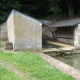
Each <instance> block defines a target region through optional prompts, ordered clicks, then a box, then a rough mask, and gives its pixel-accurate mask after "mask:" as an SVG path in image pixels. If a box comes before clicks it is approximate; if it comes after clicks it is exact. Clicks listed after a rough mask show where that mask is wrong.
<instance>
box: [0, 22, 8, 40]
mask: <svg viewBox="0 0 80 80" xmlns="http://www.w3.org/2000/svg"><path fill="white" fill-rule="evenodd" d="M7 38H8V37H7V25H6V22H4V23H2V24H1V25H0V40H4V41H6V40H7Z"/></svg>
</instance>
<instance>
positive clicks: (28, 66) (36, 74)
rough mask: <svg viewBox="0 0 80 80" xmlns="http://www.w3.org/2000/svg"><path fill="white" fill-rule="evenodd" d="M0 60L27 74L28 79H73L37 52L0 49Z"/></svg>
mask: <svg viewBox="0 0 80 80" xmlns="http://www.w3.org/2000/svg"><path fill="white" fill-rule="evenodd" d="M0 61H4V64H6V63H7V64H11V65H12V66H14V68H15V67H16V68H17V69H18V70H19V71H21V72H23V73H24V75H25V74H27V76H28V78H29V79H28V80H32V79H33V78H34V79H36V80H75V79H73V78H72V76H70V75H68V74H65V73H63V72H62V71H61V70H59V69H57V68H55V67H54V66H52V65H51V64H49V63H48V62H46V61H45V60H44V59H42V58H41V57H40V56H39V55H38V54H32V53H30V52H28V51H26V52H25V53H23V54H22V53H17V54H12V53H6V54H5V53H4V52H3V51H0Z"/></svg>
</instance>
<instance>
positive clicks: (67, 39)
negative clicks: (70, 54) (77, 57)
mask: <svg viewBox="0 0 80 80" xmlns="http://www.w3.org/2000/svg"><path fill="white" fill-rule="evenodd" d="M53 28H56V30H55V31H52V34H53V39H56V40H57V41H60V42H63V43H66V44H71V45H73V46H74V47H75V48H80V18H77V19H70V20H63V21H59V22H56V23H55V24H53V25H52V26H51V27H50V29H51V30H52V29H53Z"/></svg>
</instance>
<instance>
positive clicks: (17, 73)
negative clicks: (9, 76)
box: [0, 61, 29, 80]
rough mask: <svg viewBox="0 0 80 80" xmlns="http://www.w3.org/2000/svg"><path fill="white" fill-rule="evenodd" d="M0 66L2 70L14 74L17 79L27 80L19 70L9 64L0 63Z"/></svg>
mask: <svg viewBox="0 0 80 80" xmlns="http://www.w3.org/2000/svg"><path fill="white" fill-rule="evenodd" d="M0 65H1V66H2V67H4V68H6V69H7V70H9V71H10V72H13V73H15V74H16V75H17V76H18V77H21V78H22V79H23V80H29V79H28V78H27V75H25V74H24V73H23V72H21V71H20V70H18V69H16V68H14V67H13V66H12V65H11V64H7V63H5V62H4V61H0Z"/></svg>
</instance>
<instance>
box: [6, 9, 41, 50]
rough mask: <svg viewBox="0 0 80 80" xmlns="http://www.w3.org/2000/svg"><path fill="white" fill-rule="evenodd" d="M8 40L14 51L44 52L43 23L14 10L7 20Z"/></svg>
mask: <svg viewBox="0 0 80 80" xmlns="http://www.w3.org/2000/svg"><path fill="white" fill-rule="evenodd" d="M7 26H8V39H9V41H10V42H12V43H13V49H14V50H26V49H28V50H33V51H35V50H39V51H41V50H42V23H41V22H39V21H38V20H36V19H34V18H32V17H30V16H27V15H25V14H22V13H20V12H18V11H15V10H13V11H12V12H11V14H10V16H9V18H8V20H7Z"/></svg>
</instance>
